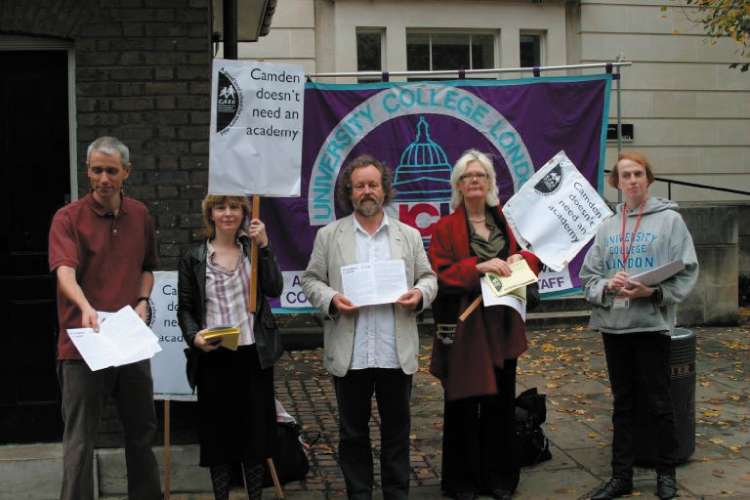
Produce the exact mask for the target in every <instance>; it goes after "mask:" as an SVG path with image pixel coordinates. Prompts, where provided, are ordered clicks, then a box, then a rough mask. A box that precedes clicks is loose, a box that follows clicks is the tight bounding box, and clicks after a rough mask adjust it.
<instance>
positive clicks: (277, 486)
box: [266, 458, 285, 499]
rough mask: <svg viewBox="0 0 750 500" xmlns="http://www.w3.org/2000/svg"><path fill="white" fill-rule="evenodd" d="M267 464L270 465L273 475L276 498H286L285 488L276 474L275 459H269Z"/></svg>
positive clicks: (269, 468) (269, 469)
mask: <svg viewBox="0 0 750 500" xmlns="http://www.w3.org/2000/svg"><path fill="white" fill-rule="evenodd" d="M266 463H267V464H268V471H269V472H270V473H271V480H272V481H273V487H274V489H275V490H276V498H282V499H283V498H285V497H284V488H283V487H282V486H281V481H279V475H278V474H277V473H276V466H275V465H274V463H273V458H267V459H266Z"/></svg>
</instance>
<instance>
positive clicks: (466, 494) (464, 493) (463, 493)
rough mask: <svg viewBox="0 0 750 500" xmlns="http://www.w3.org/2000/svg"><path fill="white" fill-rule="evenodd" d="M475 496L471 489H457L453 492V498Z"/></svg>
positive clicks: (472, 499) (463, 499)
mask: <svg viewBox="0 0 750 500" xmlns="http://www.w3.org/2000/svg"><path fill="white" fill-rule="evenodd" d="M476 497H477V496H476V495H475V494H474V492H473V491H457V492H455V493H454V494H453V498H455V500H474V499H475V498H476Z"/></svg>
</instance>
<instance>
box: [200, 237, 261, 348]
mask: <svg viewBox="0 0 750 500" xmlns="http://www.w3.org/2000/svg"><path fill="white" fill-rule="evenodd" d="M215 253H216V250H215V249H214V247H213V246H212V245H211V242H209V243H208V258H207V259H206V319H205V324H204V325H203V328H214V327H217V326H239V328H240V339H239V345H251V344H254V343H255V335H253V319H254V315H253V314H248V300H249V295H248V289H249V287H250V272H251V266H250V259H249V258H248V257H247V256H246V255H245V253H244V252H243V251H242V248H241V247H240V255H241V258H240V259H238V261H237V264H236V265H235V268H234V269H226V268H224V267H222V266H220V265H219V264H217V263H216V262H215Z"/></svg>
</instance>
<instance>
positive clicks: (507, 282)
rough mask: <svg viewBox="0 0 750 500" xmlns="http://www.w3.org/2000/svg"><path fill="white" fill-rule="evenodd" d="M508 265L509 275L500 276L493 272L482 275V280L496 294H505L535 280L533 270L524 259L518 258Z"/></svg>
mask: <svg viewBox="0 0 750 500" xmlns="http://www.w3.org/2000/svg"><path fill="white" fill-rule="evenodd" d="M509 265H510V269H511V274H510V276H500V275H498V274H493V273H487V274H485V275H484V278H483V281H486V282H487V285H489V287H490V288H491V289H492V292H493V293H494V294H495V295H497V296H502V295H507V294H509V293H511V292H512V291H513V290H516V289H517V288H521V287H522V286H526V285H530V284H531V283H536V282H537V277H536V275H535V274H534V271H532V270H531V268H530V267H529V264H528V263H527V262H526V261H525V260H519V261H516V262H514V263H513V264H509ZM524 296H525V295H524Z"/></svg>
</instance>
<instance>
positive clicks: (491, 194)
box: [451, 149, 500, 209]
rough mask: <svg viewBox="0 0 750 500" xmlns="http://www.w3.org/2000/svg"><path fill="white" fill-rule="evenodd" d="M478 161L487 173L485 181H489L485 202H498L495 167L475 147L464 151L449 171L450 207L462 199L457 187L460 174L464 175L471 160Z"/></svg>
mask: <svg viewBox="0 0 750 500" xmlns="http://www.w3.org/2000/svg"><path fill="white" fill-rule="evenodd" d="M473 161H475V162H477V163H479V164H480V165H481V166H482V168H483V169H484V173H486V174H487V182H488V183H489V189H488V190H487V197H486V198H485V203H487V205H489V206H491V207H496V206H498V205H499V204H500V199H499V198H498V195H497V193H498V191H497V182H496V178H497V177H496V175H495V167H494V166H493V165H492V160H490V158H489V156H487V155H486V154H484V153H482V152H481V151H479V150H476V149H468V150H466V151H464V153H463V154H462V155H461V158H459V159H458V161H457V162H456V165H455V166H454V167H453V171H452V172H451V208H452V209H456V208H457V207H458V206H459V205H460V204H461V203H463V201H464V195H463V194H461V190H460V189H458V185H459V184H460V183H461V176H462V175H464V172H465V171H466V168H467V167H468V166H469V163H471V162H473Z"/></svg>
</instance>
